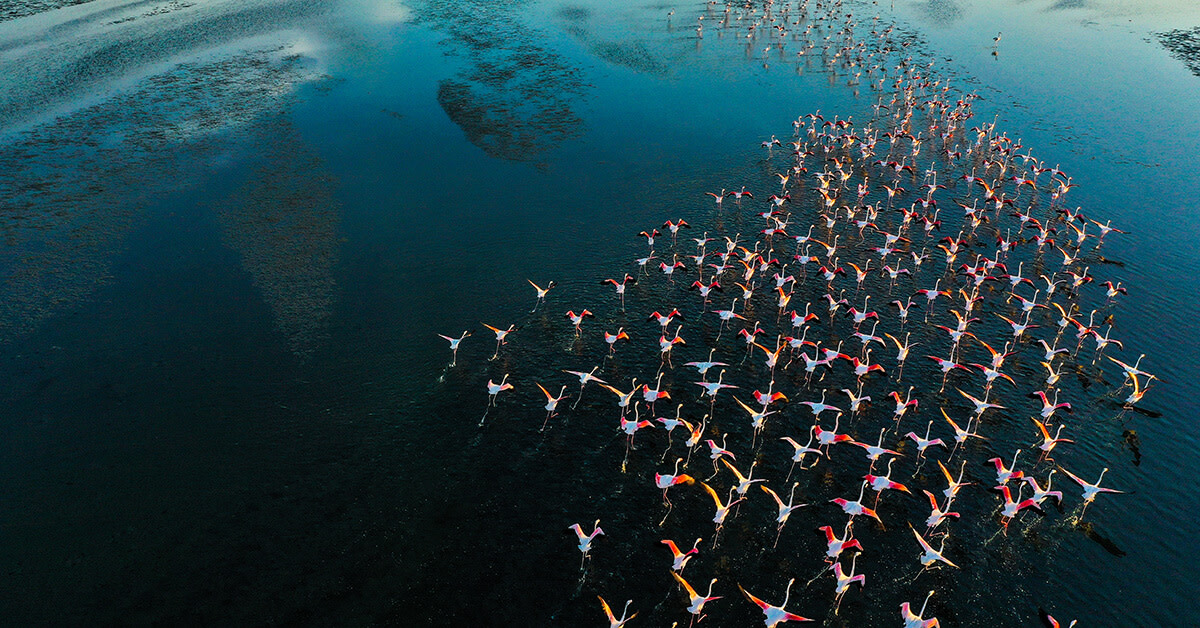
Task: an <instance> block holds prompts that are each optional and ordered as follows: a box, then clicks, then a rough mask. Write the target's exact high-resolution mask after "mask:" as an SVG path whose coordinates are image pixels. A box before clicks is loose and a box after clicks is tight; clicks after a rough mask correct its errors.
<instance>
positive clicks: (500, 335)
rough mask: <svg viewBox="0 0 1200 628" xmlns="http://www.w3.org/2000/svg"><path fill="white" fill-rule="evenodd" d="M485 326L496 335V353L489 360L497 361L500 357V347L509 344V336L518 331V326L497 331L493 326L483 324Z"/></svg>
mask: <svg viewBox="0 0 1200 628" xmlns="http://www.w3.org/2000/svg"><path fill="white" fill-rule="evenodd" d="M483 326H484V327H487V328H488V329H490V330H492V331H493V332H495V333H496V352H495V353H493V354H492V357H491V358H489V360H495V359H496V358H498V357H500V345H502V344H506V343H507V342H508V335H509V334H511V333H513V332H514V331H516V330H517V326H516V325H509V326H508V329H497V328H495V327H492V326H491V325H488V324H487V323H483Z"/></svg>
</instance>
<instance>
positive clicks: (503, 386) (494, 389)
mask: <svg viewBox="0 0 1200 628" xmlns="http://www.w3.org/2000/svg"><path fill="white" fill-rule="evenodd" d="M512 389H513V385H512V384H510V383H508V373H505V374H504V379H501V380H500V383H499V384H497V383H496V382H493V381H492V380H490V379H489V380H488V383H487V391H488V405H487V409H485V410H484V411H483V418H482V419H479V424H480V425H483V422H484V420H485V419H487V415H488V410H491V409H492V405H494V404H495V402H496V395H499V394H500V393H501V392H502V391H505V390H512Z"/></svg>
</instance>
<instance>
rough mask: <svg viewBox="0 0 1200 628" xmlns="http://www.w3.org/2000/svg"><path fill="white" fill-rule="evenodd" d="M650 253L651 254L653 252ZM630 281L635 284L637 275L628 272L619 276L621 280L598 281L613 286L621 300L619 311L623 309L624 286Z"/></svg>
mask: <svg viewBox="0 0 1200 628" xmlns="http://www.w3.org/2000/svg"><path fill="white" fill-rule="evenodd" d="M651 255H653V253H652V254H651ZM646 261H647V262H648V261H650V259H649V258H647V259H646ZM642 265H643V266H644V265H645V263H644V262H643V263H642ZM631 283H633V284H636V283H637V277H634V276H633V275H630V274H628V273H626V274H625V276H624V277H622V278H621V281H617V280H616V279H605V280H604V281H601V282H600V284H601V285H603V284H612V285H613V287H614V288H616V289H617V298H618V299H620V301H621V311H622V312H624V311H625V286H626V285H627V284H631Z"/></svg>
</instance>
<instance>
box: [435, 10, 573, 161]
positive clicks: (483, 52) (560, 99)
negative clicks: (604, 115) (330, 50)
mask: <svg viewBox="0 0 1200 628" xmlns="http://www.w3.org/2000/svg"><path fill="white" fill-rule="evenodd" d="M524 8H527V3H525V2H514V3H493V2H484V1H477V2H455V1H450V0H429V1H428V2H424V3H420V4H417V5H415V6H414V12H415V15H416V16H417V17H416V22H417V23H419V24H422V25H424V26H426V27H429V28H432V29H434V30H437V31H439V32H442V33H445V34H446V35H447V36H448V38H447V39H446V40H445V41H444V42H443V44H442V45H443V46H444V47H445V50H446V54H448V55H451V56H454V57H460V58H461V59H462V60H464V61H465V62H466V66H465V67H463V68H462V69H460V70H459V71H458V72H457V73H456V74H455V76H454V78H450V79H445V80H443V81H442V82H441V84H440V85H439V86H438V94H437V98H438V104H440V105H441V106H442V109H443V110H444V111H445V112H446V115H447V116H449V117H450V119H451V120H452V121H454V123H455V124H457V125H458V126H459V127H460V128H462V130H463V133H465V134H466V136H467V139H468V140H469V141H470V142H471V143H472V144H474V145H475V146H477V147H479V148H480V149H481V150H483V151H484V152H485V153H487V154H488V155H490V156H492V157H497V158H500V159H510V160H514V161H531V160H534V159H535V158H537V157H538V156H539V155H541V154H542V153H544V152H546V151H548V150H550V149H552V148H554V147H555V146H558V145H559V144H561V143H562V142H564V141H567V140H569V139H571V138H574V137H576V136H578V135H579V133H580V131H581V130H582V127H583V120H582V118H580V117H579V115H578V114H577V113H576V112H575V110H574V108H573V102H575V101H577V100H578V99H579V98H580V97H582V96H583V95H584V94H585V93H586V92H587V87H586V85H585V83H584V82H583V80H582V76H581V70H580V69H579V68H578V67H577V66H575V65H573V64H572V63H571V62H570V61H569V60H568V59H566V58H565V57H563V56H562V55H560V54H558V53H557V52H555V51H554V50H552V49H550V48H547V47H545V46H543V45H541V44H540V43H537V42H539V41H541V40H543V39H544V38H545V33H542V32H540V31H537V30H535V29H532V28H530V27H529V26H527V25H526V24H525V23H524V21H523V19H522V9H524Z"/></svg>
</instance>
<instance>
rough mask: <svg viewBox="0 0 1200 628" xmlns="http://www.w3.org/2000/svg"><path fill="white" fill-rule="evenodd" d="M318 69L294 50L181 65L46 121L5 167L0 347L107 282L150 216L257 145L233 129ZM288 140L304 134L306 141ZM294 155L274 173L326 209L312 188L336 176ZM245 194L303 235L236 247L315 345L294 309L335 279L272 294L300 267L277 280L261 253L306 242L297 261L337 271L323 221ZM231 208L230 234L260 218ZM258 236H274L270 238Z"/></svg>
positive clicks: (299, 336)
mask: <svg viewBox="0 0 1200 628" xmlns="http://www.w3.org/2000/svg"><path fill="white" fill-rule="evenodd" d="M310 61H311V60H310V59H307V58H306V57H304V56H302V55H298V54H295V52H294V51H293V49H292V48H291V47H290V46H276V47H271V48H268V49H263V50H257V51H253V52H246V53H242V54H239V55H236V56H233V57H230V58H224V59H220V60H217V61H210V62H206V63H200V62H193V63H183V64H179V65H177V66H175V67H173V68H172V69H170V70H169V71H166V72H163V73H161V74H156V75H154V76H151V77H149V78H148V79H146V80H145V81H144V82H142V84H141V85H140V86H139V87H138V88H136V89H133V90H131V91H128V92H125V93H123V94H120V95H117V96H114V97H113V98H111V99H109V100H107V101H105V102H102V103H98V104H95V105H91V106H89V107H86V108H83V109H80V110H78V111H76V112H74V113H72V114H70V115H66V116H63V117H60V118H58V119H56V120H55V121H54V122H52V123H50V124H46V125H41V126H36V127H34V128H33V129H31V130H29V131H27V132H25V133H23V134H20V135H19V136H18V138H17V140H16V141H14V142H12V143H10V144H9V145H7V146H6V147H4V148H3V149H0V168H3V170H4V171H5V172H6V173H7V175H8V178H7V180H6V181H5V184H4V185H3V186H2V187H0V206H3V207H4V212H5V213H4V216H3V218H4V219H3V220H0V236H2V237H3V242H4V246H3V247H0V269H3V270H0V340H5V339H11V338H13V337H14V336H16V335H18V334H22V333H26V332H28V331H30V330H32V329H33V328H35V327H36V326H37V324H38V323H39V322H40V321H42V320H44V319H45V318H46V317H48V316H51V315H53V314H55V313H58V312H61V311H62V310H64V309H67V308H70V307H71V306H73V305H74V304H76V303H78V302H79V301H80V300H82V299H85V298H87V297H88V296H89V295H90V294H91V293H92V292H93V291H94V290H95V289H96V288H97V287H98V286H99V285H101V284H103V283H104V282H105V281H107V280H108V279H109V277H110V274H111V265H112V262H113V260H114V258H115V257H116V255H117V254H118V253H119V252H120V251H121V250H122V248H123V246H124V241H125V239H126V237H127V236H128V235H129V233H130V232H131V231H132V230H133V229H134V228H136V226H137V225H139V224H141V222H142V220H143V219H144V217H145V212H146V211H147V210H148V209H149V208H151V207H153V206H154V204H155V203H156V202H158V201H160V200H161V198H162V197H163V196H164V195H167V194H170V193H172V192H177V191H179V190H182V189H185V188H187V187H190V186H194V185H196V184H197V183H199V182H200V181H201V180H202V179H203V177H205V176H207V174H208V173H209V172H210V171H211V169H212V168H213V167H214V165H215V164H217V163H218V162H220V161H222V160H225V159H227V158H228V156H229V155H230V154H232V153H236V152H237V151H239V150H245V149H246V145H245V143H244V140H242V139H239V138H238V136H237V135H236V134H226V132H227V131H230V130H231V129H236V128H241V127H243V126H247V125H249V124H250V123H252V122H253V121H255V120H258V119H259V118H261V117H262V116H263V115H264V114H265V113H266V112H268V111H274V110H278V109H279V108H280V107H281V106H282V103H283V101H284V99H285V98H286V97H287V96H288V95H290V94H292V93H293V91H294V89H295V86H296V85H297V84H298V83H300V82H302V81H308V80H316V79H318V78H319V75H317V74H316V73H314V72H313V70H312V69H311V68H310V67H309V66H310V65H311V64H310V63H309V62H310ZM281 136H282V137H284V138H291V139H292V140H294V139H295V136H294V134H292V135H288V134H281ZM274 141H277V140H272V142H263V143H262V144H263V145H264V146H266V147H267V156H268V159H270V158H271V157H272V156H278V154H279V153H280V152H281V151H279V150H273V148H274V147H275V144H274V143H273V142H274ZM282 152H286V153H288V154H289V155H290V156H291V158H292V159H293V161H291V162H288V163H287V164H285V165H286V166H287V167H285V168H281V169H280V170H279V171H278V172H274V173H272V176H274V177H279V176H286V173H292V174H295V175H296V176H301V177H303V178H304V180H305V181H306V182H307V183H306V185H305V186H300V187H298V188H297V190H296V192H295V194H296V195H297V201H298V202H297V203H296V205H295V208H296V209H297V211H298V212H300V214H304V213H305V212H308V211H309V210H310V208H311V206H312V204H313V203H318V204H323V205H330V203H327V202H324V201H316V200H314V199H318V198H327V197H328V196H329V192H328V190H324V191H322V192H320V193H311V192H306V191H307V190H310V189H311V188H310V186H311V185H315V183H316V182H320V181H324V180H326V179H324V178H322V177H321V176H315V177H314V176H312V174H313V173H312V172H309V171H308V170H309V169H308V168H307V164H309V163H311V161H312V160H311V159H309V160H308V161H307V162H306V161H303V158H302V157H301V156H302V155H304V151H303V149H299V148H297V147H296V146H294V145H293V146H289V147H287V148H286V150H284V151H282ZM297 164H306V165H305V166H304V167H299V166H298V165H297ZM298 168H299V169H298ZM264 180H265V181H266V183H265V184H266V185H270V184H271V183H272V182H273V181H274V180H273V179H272V178H270V177H265V178H264ZM240 194H241V197H240V198H244V199H251V200H253V201H254V202H256V203H258V204H259V206H261V207H266V208H268V209H269V210H271V211H274V212H276V214H275V218H276V222H277V224H278V225H295V226H296V227H297V228H298V229H299V230H300V231H299V232H302V234H303V235H301V236H298V237H293V238H286V237H282V236H281V234H279V233H274V234H270V235H271V236H272V237H271V238H270V239H269V240H263V241H261V242H260V243H258V244H252V243H250V242H249V241H247V240H246V239H245V237H247V236H238V237H237V238H236V239H235V240H236V242H237V243H238V246H235V248H237V249H238V250H239V252H241V253H242V254H243V256H244V257H245V258H246V259H247V260H248V267H250V269H251V272H252V274H254V275H255V277H256V282H258V283H259V285H260V287H264V293H265V294H266V295H268V301H269V302H271V305H272V309H273V310H274V311H275V312H276V315H277V316H278V318H279V321H280V327H281V329H283V330H284V332H285V334H286V335H287V336H288V337H289V339H290V340H289V343H290V344H291V345H292V346H293V348H294V349H296V350H297V351H302V350H304V347H307V346H309V345H310V344H311V342H310V340H309V338H310V336H312V330H311V325H310V324H309V323H297V322H296V319H297V316H295V315H293V312H296V311H298V310H302V309H303V310H307V309H308V307H309V306H310V305H313V304H314V302H315V303H323V302H326V301H327V300H328V298H327V297H321V296H317V295H315V293H314V291H313V290H312V289H311V286H312V285H315V284H319V283H321V281H320V280H309V281H306V282H304V284H305V285H306V286H308V287H309V288H310V289H306V290H299V291H297V292H296V293H295V296H294V297H289V298H294V299H303V300H304V302H303V303H301V302H299V301H294V302H293V303H290V304H289V303H285V302H284V300H282V299H279V298H271V296H270V295H272V294H273V292H272V291H271V290H270V289H269V287H270V286H274V285H279V284H281V283H282V284H287V283H294V282H295V278H294V275H293V274H292V273H293V271H292V270H290V269H289V268H288V265H287V264H276V265H274V266H275V267H277V268H279V269H281V270H280V271H279V273H278V275H277V277H267V276H266V273H265V272H264V271H265V269H266V268H268V267H270V266H271V264H263V263H261V261H262V260H265V259H268V258H269V257H270V256H269V255H264V254H259V253H255V249H261V248H263V247H267V248H270V249H271V250H272V251H278V247H280V246H281V244H286V245H288V246H297V247H300V249H301V250H300V251H298V252H296V254H299V255H306V256H310V257H311V258H312V259H313V260H315V261H316V262H318V263H315V264H313V265H312V267H311V269H310V270H308V271H306V272H310V273H320V272H322V270H321V269H324V271H323V272H325V273H326V274H328V268H329V266H330V265H331V263H325V264H322V263H320V261H321V260H324V259H327V258H328V257H329V255H328V249H330V248H331V247H332V244H325V245H321V246H319V247H317V248H318V249H320V252H319V253H314V252H313V251H312V249H311V245H310V244H309V242H311V240H312V238H311V236H312V232H313V231H312V228H311V222H312V220H311V218H312V216H302V217H301V218H299V219H296V220H295V221H294V222H289V221H282V220H280V217H279V216H278V215H277V214H278V211H279V210H278V208H277V204H275V205H273V204H271V203H270V202H267V201H269V199H270V198H271V196H270V194H267V193H265V192H263V191H262V190H257V191H255V190H243V191H241V192H240ZM264 194H266V197H264ZM306 194H307V196H306ZM264 199H266V200H264ZM230 202H233V201H229V202H226V203H225V207H226V211H224V212H223V213H222V217H223V218H224V219H227V221H228V222H226V227H227V230H229V229H230V228H232V226H233V225H238V226H248V223H253V221H252V220H248V219H247V217H246V216H245V215H244V214H243V213H239V212H238V211H231V210H229V209H228V208H229V207H230V204H229V203H230ZM331 222H336V221H331ZM258 234H259V235H262V233H261V230H260V231H259V232H258ZM231 241H232V240H231ZM330 241H332V239H330ZM272 254H279V253H272ZM279 276H282V277H286V278H285V279H278V277H279ZM326 292H328V291H326ZM321 311H322V310H321V308H314V310H313V312H315V313H314V314H312V315H311V316H314V317H316V318H320V317H321V314H320V312H321Z"/></svg>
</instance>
